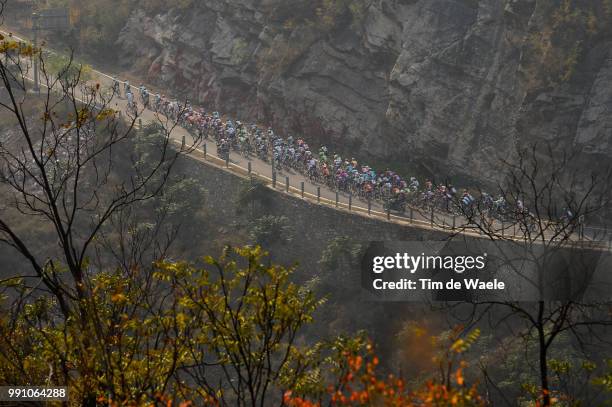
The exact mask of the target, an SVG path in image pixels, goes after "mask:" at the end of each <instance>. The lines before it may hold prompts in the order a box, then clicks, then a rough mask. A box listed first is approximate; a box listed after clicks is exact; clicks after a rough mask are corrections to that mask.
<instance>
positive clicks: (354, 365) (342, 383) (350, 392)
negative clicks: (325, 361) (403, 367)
mask: <svg viewBox="0 0 612 407" xmlns="http://www.w3.org/2000/svg"><path fill="white" fill-rule="evenodd" d="M344 356H345V358H346V360H345V367H344V373H343V374H342V375H341V376H340V379H339V380H338V382H337V383H336V384H334V385H330V386H328V389H327V394H326V396H325V400H323V399H321V400H316V401H313V400H309V399H308V398H304V397H299V396H297V395H294V393H293V391H291V390H287V391H286V392H285V394H284V398H283V401H284V404H285V405H287V406H289V407H321V406H322V405H323V404H328V403H326V402H324V401H328V402H329V404H331V405H334V406H371V405H375V406H385V407H413V406H415V407H416V406H419V407H442V406H457V407H467V406H484V400H483V399H482V398H481V397H480V396H479V395H478V392H477V389H476V386H475V385H472V386H468V385H467V384H466V382H465V378H464V376H463V367H464V366H465V365H464V364H462V366H461V367H460V368H459V369H457V370H456V371H455V374H454V377H453V383H446V384H443V383H437V382H436V381H434V380H430V381H428V382H427V383H426V384H425V385H424V386H422V388H419V389H417V390H412V391H410V390H408V389H407V388H406V384H405V382H404V380H403V379H402V378H399V377H396V376H394V375H388V376H387V377H384V378H383V377H380V376H379V375H378V374H377V372H376V368H377V366H378V365H379V359H378V357H377V356H376V355H375V354H374V351H373V347H372V345H368V346H367V353H366V355H364V356H362V355H359V354H350V353H347V352H345V353H344Z"/></svg>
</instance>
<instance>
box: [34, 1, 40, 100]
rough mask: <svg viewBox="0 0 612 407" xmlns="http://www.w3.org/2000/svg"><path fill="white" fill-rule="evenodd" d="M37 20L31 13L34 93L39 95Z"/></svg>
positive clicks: (37, 16)
mask: <svg viewBox="0 0 612 407" xmlns="http://www.w3.org/2000/svg"><path fill="white" fill-rule="evenodd" d="M39 18H40V16H39V15H38V13H32V29H33V30H34V52H33V53H32V58H33V59H34V92H36V93H40V80H39V78H38V54H37V49H38V31H39V30H40V26H39Z"/></svg>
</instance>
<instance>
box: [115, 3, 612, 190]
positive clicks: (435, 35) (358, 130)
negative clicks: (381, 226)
mask: <svg viewBox="0 0 612 407" xmlns="http://www.w3.org/2000/svg"><path fill="white" fill-rule="evenodd" d="M338 2H341V1H340V0H337V1H336V2H335V3H334V4H336V3H338ZM348 3H349V6H347V7H348V8H347V9H346V10H345V11H344V14H342V13H340V14H338V15H333V16H332V18H331V21H329V20H330V19H328V20H325V19H324V21H326V23H320V22H313V21H319V20H320V16H318V17H317V15H318V14H321V13H322V11H321V9H320V8H318V9H315V10H314V12H313V10H312V9H313V8H314V6H313V7H310V8H308V6H307V4H318V3H317V2H304V1H301V0H204V1H198V2H195V5H194V6H193V7H192V8H191V9H189V10H188V12H186V11H185V10H182V11H178V10H173V9H169V10H168V11H167V12H165V13H163V14H157V15H147V14H146V13H145V12H144V11H142V10H136V11H135V12H134V13H133V14H132V16H131V18H130V21H129V22H128V24H127V25H126V27H125V28H124V30H123V31H122V33H121V35H120V39H119V45H120V47H121V49H122V54H123V57H122V60H123V61H124V63H125V65H126V66H129V67H130V68H132V69H134V70H135V71H137V72H139V73H145V74H147V77H148V80H150V81H151V82H154V83H156V84H157V85H161V86H162V87H164V88H166V89H169V90H170V89H171V90H173V91H174V92H175V93H176V94H180V95H188V97H189V98H190V99H192V100H195V101H197V102H199V103H203V104H205V105H206V106H210V107H214V108H215V109H219V110H222V111H224V112H228V113H232V114H235V115H238V116H239V117H240V118H243V119H251V120H258V121H260V122H261V123H265V124H271V125H274V126H275V127H276V128H278V129H283V130H284V131H285V132H291V133H294V134H296V133H297V134H306V135H307V136H306V137H307V138H308V139H309V140H313V142H320V143H325V144H327V145H332V146H334V147H335V148H336V149H337V150H340V151H342V152H344V153H345V154H351V155H355V156H357V157H360V158H361V159H362V160H367V161H373V162H377V163H379V162H393V163H394V164H395V165H398V166H399V167H405V168H413V169H414V167H419V168H420V169H421V170H425V171H426V172H429V173H431V174H437V175H438V176H445V175H451V176H455V177H457V176H460V177H468V178H480V179H482V178H492V177H493V176H494V175H495V173H496V168H498V161H497V158H498V156H502V157H506V158H507V157H509V156H511V155H512V154H513V152H514V151H515V149H516V146H517V145H520V144H523V143H525V142H527V141H533V140H549V141H552V142H553V143H554V144H555V145H556V146H557V147H559V148H562V147H563V148H574V149H580V150H583V153H584V154H583V156H582V160H583V162H584V163H585V165H587V167H586V168H587V169H588V166H589V165H590V163H593V162H595V160H600V159H605V160H609V159H610V158H611V157H612V144H611V137H612V136H611V133H610V128H611V126H612V122H611V120H612V119H610V117H611V116H610V114H609V113H610V112H611V111H612V86H611V85H612V84H611V81H612V55H611V54H610V49H611V48H610V45H611V44H612V41H610V38H609V37H607V36H605V35H600V36H594V37H593V38H594V39H593V40H592V41H591V42H590V43H589V46H588V47H583V48H582V49H581V52H580V56H579V58H578V61H577V63H576V66H575V67H573V68H572V69H574V70H575V72H574V74H573V76H572V78H573V79H570V80H566V81H564V82H562V83H554V84H550V83H537V84H534V83H533V82H534V80H533V77H534V76H535V74H534V73H533V72H532V71H533V69H534V68H533V66H535V69H539V68H546V69H548V68H549V67H538V66H537V65H538V58H537V57H538V55H537V52H536V53H535V54H536V55H535V57H534V52H533V50H532V48H533V47H532V44H531V41H532V39H533V36H534V35H535V34H537V35H540V37H541V36H542V33H546V29H547V28H546V24H547V22H546V21H548V19H549V16H550V14H551V7H554V6H557V5H558V4H557V3H559V2H558V1H554V0H506V1H499V0H375V1H369V2H366V1H365V0H357V1H355V2H348ZM309 13H311V14H312V15H310V14H309ZM313 13H314V14H313ZM317 13H318V14H317ZM326 24H327V25H326ZM538 38H539V37H538ZM546 41H547V40H546V39H544V40H542V43H544V44H546ZM546 52H548V51H546ZM564 63H565V62H564V61H560V62H559V63H558V64H557V65H559V66H561V67H562V66H563V64H564ZM553 68H555V69H556V68H557V67H556V66H553V67H550V69H553Z"/></svg>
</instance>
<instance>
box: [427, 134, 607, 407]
mask: <svg viewBox="0 0 612 407" xmlns="http://www.w3.org/2000/svg"><path fill="white" fill-rule="evenodd" d="M575 157H576V153H559V152H556V151H554V149H553V148H552V146H550V145H538V144H533V145H531V146H529V147H527V148H524V149H521V150H520V151H518V153H517V155H516V157H512V158H511V159H502V160H501V168H502V171H503V173H504V177H503V180H502V181H501V182H500V183H499V184H498V188H497V189H498V191H499V195H498V196H497V197H492V196H490V195H488V194H486V193H484V192H483V191H478V192H477V193H474V192H472V193H469V192H466V193H464V194H461V193H458V194H457V195H456V196H455V197H454V199H453V200H452V201H451V207H452V211H454V213H456V214H458V215H457V216H456V218H455V222H456V225H455V226H456V230H455V232H454V233H455V235H454V239H455V240H458V239H463V240H465V241H467V240H470V239H472V241H474V240H479V239H480V240H482V241H483V242H488V243H486V244H488V245H489V247H491V246H493V247H494V248H495V250H496V257H497V259H496V260H497V265H498V266H500V267H505V269H506V270H509V272H508V273H509V274H510V275H512V276H513V279H514V281H519V282H521V283H523V284H524V285H525V286H526V287H528V289H529V290H531V291H532V293H533V295H532V298H530V299H529V300H528V301H518V300H517V299H516V298H514V299H503V298H500V299H499V300H497V299H495V300H485V301H479V300H475V301H473V302H472V303H471V306H470V308H471V311H470V317H469V320H470V321H471V323H472V324H473V323H478V322H480V321H482V320H483V319H488V320H489V321H492V323H493V324H494V325H495V326H500V325H501V324H505V323H510V321H514V322H516V321H520V324H521V326H523V329H522V330H520V333H519V334H520V335H521V336H522V337H524V338H533V337H535V338H537V349H538V355H537V361H538V370H539V382H540V387H541V402H542V405H545V406H549V405H551V397H552V396H551V394H552V391H553V390H554V389H553V386H552V385H551V382H550V372H549V354H550V350H551V348H552V346H553V344H554V343H555V340H556V339H557V338H559V336H560V335H561V334H562V333H566V332H567V333H571V334H573V336H574V338H575V340H576V342H577V343H578V344H579V345H580V346H584V345H585V344H586V343H587V342H589V341H591V340H594V341H597V340H602V341H603V340H605V339H603V338H602V337H601V336H600V334H601V330H602V329H606V328H607V327H610V326H612V319H610V314H609V312H610V308H609V303H608V302H606V299H605V298H601V299H600V300H599V301H592V299H587V298H586V297H585V287H586V286H588V284H589V282H590V278H591V277H592V276H593V273H594V272H595V269H596V267H597V259H599V258H601V257H602V256H604V257H605V256H609V253H608V252H607V250H608V248H607V243H599V242H596V241H595V240H596V236H593V235H589V234H586V233H585V232H584V224H585V220H588V219H601V218H603V217H604V215H605V214H606V212H607V211H609V209H610V202H611V194H610V188H609V179H610V175H611V172H610V168H600V169H598V171H593V172H592V173H591V174H585V170H584V169H579V168H577V167H576V166H575V165H574V162H576V160H575ZM466 197H468V198H467V199H466ZM444 216H449V215H447V214H439V215H437V216H436V221H437V222H439V225H440V226H442V223H444V225H448V224H449V222H447V221H446V220H445V221H444V222H440V219H441V218H442V217H444ZM466 236H469V237H466ZM568 257H569V258H570V259H571V261H570V262H569V263H567V262H561V263H559V259H560V258H568ZM489 260H491V259H489ZM521 300H525V298H522V299H521ZM465 306H466V304H453V305H452V308H454V309H458V308H460V307H462V308H463V309H464V308H465Z"/></svg>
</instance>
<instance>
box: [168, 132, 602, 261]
mask: <svg viewBox="0 0 612 407" xmlns="http://www.w3.org/2000/svg"><path fill="white" fill-rule="evenodd" d="M172 141H173V142H174V143H175V144H176V145H177V146H184V142H183V141H182V140H177V139H172ZM194 154H198V155H200V157H195V156H194ZM188 156H191V157H192V158H196V159H198V161H200V162H203V163H205V164H208V165H211V166H214V167H216V168H218V169H220V170H223V171H228V172H231V173H233V174H234V175H237V176H239V177H241V178H243V179H250V178H256V179H259V180H260V181H263V183H264V184H265V185H266V186H267V187H268V188H270V189H271V190H273V191H275V192H278V193H282V194H285V195H288V196H290V197H292V198H295V199H302V200H305V201H308V202H309V203H311V204H317V205H321V206H325V207H328V208H330V209H334V210H340V211H342V212H346V213H350V214H353V215H358V216H362V217H366V218H369V219H376V220H379V221H384V222H390V223H394V224H399V225H403V226H409V227H414V228H418V229H423V230H428V231H437V232H442V233H452V234H461V235H465V236H469V237H473V238H487V236H486V235H484V234H483V233H481V232H480V231H478V230H477V229H475V228H471V229H470V228H466V227H456V225H453V224H449V225H446V226H444V225H440V224H439V223H438V222H433V221H431V220H429V221H427V220H423V219H416V218H415V217H414V216H413V214H414V213H415V212H417V213H421V212H420V210H418V209H416V208H410V214H411V216H410V217H405V216H398V215H393V214H390V213H389V212H381V211H378V210H374V209H372V208H371V207H363V206H359V205H355V204H354V203H352V202H351V200H349V202H348V203H345V202H340V201H339V200H333V199H329V198H325V197H323V196H321V195H320V194H313V193H310V192H306V191H304V189H303V188H302V185H300V187H299V188H298V187H296V186H293V185H290V184H288V183H287V178H288V177H285V180H284V181H285V182H278V180H275V179H274V177H268V176H267V175H264V174H260V173H257V172H253V171H251V170H250V169H249V166H247V168H243V167H241V166H239V165H238V164H236V163H233V162H231V161H230V162H229V163H228V162H227V161H226V160H224V159H222V158H220V157H217V156H215V155H212V154H208V153H207V152H204V151H203V150H198V149H196V150H194V151H193V152H192V153H191V154H190V155H188ZM249 163H250V162H249ZM453 223H455V222H453ZM504 238H505V239H507V240H513V241H517V242H524V241H525V238H524V235H516V234H507V235H505V236H504ZM572 243H574V242H572ZM580 243H582V244H583V245H586V246H588V247H589V248H593V249H600V250H612V240H610V241H608V242H599V241H592V240H588V239H585V240H581V241H580Z"/></svg>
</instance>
